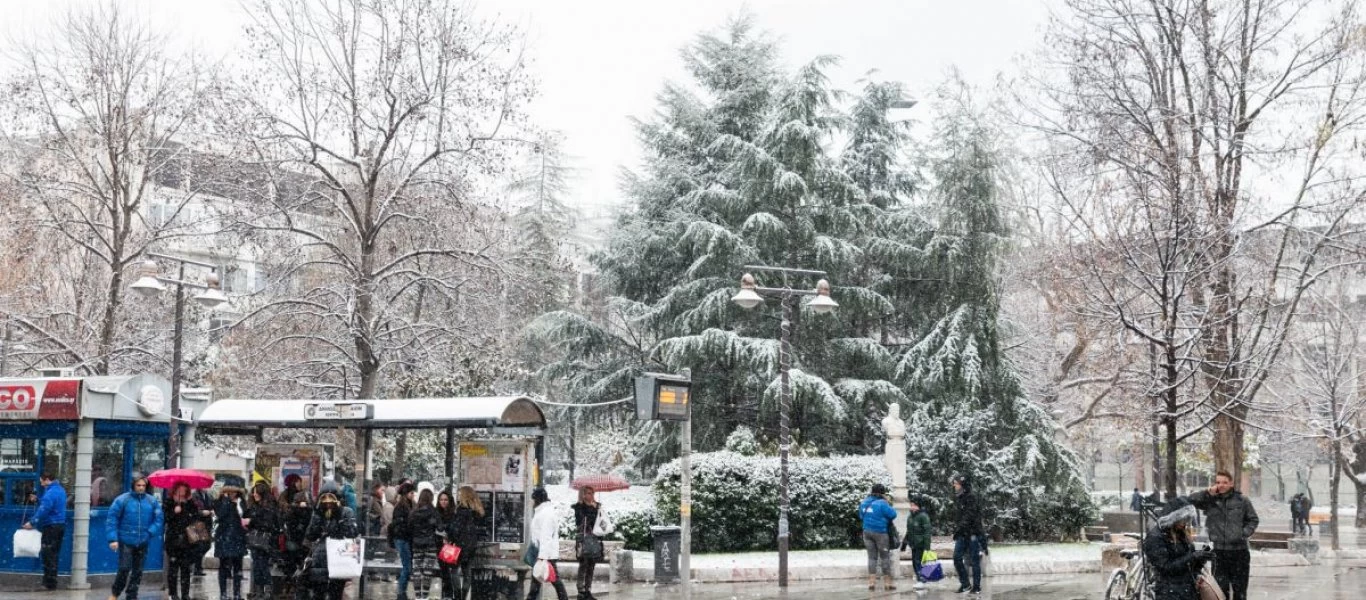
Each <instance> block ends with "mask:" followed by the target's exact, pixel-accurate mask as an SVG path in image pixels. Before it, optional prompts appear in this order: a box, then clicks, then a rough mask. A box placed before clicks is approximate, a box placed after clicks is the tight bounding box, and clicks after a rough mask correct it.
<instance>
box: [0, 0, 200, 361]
mask: <svg viewBox="0 0 1366 600" xmlns="http://www.w3.org/2000/svg"><path fill="white" fill-rule="evenodd" d="M55 27H56V30H57V31H56V35H53V36H50V37H43V38H42V39H41V40H39V41H34V42H29V43H24V44H19V45H16V46H15V47H14V48H13V49H12V51H11V52H9V58H10V59H11V60H12V62H13V64H14V66H15V75H14V77H13V78H12V79H11V80H9V81H7V82H5V83H4V88H3V89H4V91H5V95H6V101H5V102H4V103H3V105H2V106H3V108H0V114H2V115H3V118H4V126H3V128H0V129H2V131H0V136H3V138H0V139H3V141H4V143H5V145H6V146H7V148H8V151H9V159H8V160H7V161H6V163H7V164H6V168H5V169H4V174H5V175H6V176H7V177H8V179H9V181H10V183H11V184H12V186H13V187H12V189H13V190H15V193H16V196H15V199H16V200H17V201H18V202H19V203H21V204H24V205H26V206H27V207H28V208H27V209H25V208H22V207H17V206H7V211H9V213H10V214H13V215H15V216H16V217H17V218H18V219H19V220H18V221H17V222H16V221H14V220H12V221H11V225H13V226H17V227H20V228H25V229H30V228H35V227H40V228H42V231H43V234H42V235H43V237H45V238H48V239H54V240H57V241H58V244H55V245H48V244H35V245H34V246H32V247H33V248H34V249H35V250H36V251H37V252H39V253H41V256H39V257H36V260H37V261H38V262H41V263H42V266H43V269H42V270H43V271H44V272H45V273H46V274H47V276H49V277H51V276H52V275H53V274H60V275H59V276H58V278H59V279H60V280H59V281H56V282H49V283H48V284H45V285H44V286H42V288H43V289H42V290H41V293H39V294H33V295H30V296H28V297H29V298H30V299H31V300H35V302H30V303H29V305H28V306H23V307H14V310H13V311H12V312H11V313H10V315H9V316H10V318H11V319H12V320H13V323H15V324H16V325H17V326H18V327H20V328H21V329H23V330H25V333H26V335H27V336H28V337H29V338H30V342H31V343H32V344H37V345H40V346H41V347H42V348H44V349H45V352H46V354H47V355H50V356H52V357H60V358H57V360H62V361H63V362H64V363H65V364H75V365H76V366H78V367H80V368H82V369H83V370H85V371H87V372H91V373H97V374H105V373H109V372H110V370H111V365H112V364H113V363H114V361H115V360H116V359H117V358H119V357H120V356H126V355H128V354H129V353H135V352H138V348H137V345H136V344H123V343H122V342H125V341H127V337H126V336H127V335H128V333H127V332H126V331H123V330H121V328H122V326H123V324H124V323H123V320H124V318H125V315H124V312H125V311H124V302H123V298H124V294H125V293H126V289H125V288H126V285H125V283H126V279H125V276H126V275H127V274H128V268H129V266H130V265H132V264H134V262H135V261H138V260H139V257H140V255H141V254H142V253H143V252H144V251H145V250H147V249H148V248H149V247H150V246H153V245H156V244H158V243H160V242H163V241H164V240H167V239H170V238H173V237H176V236H180V235H186V234H187V231H188V229H189V226H190V223H189V221H190V219H188V218H186V216H185V215H184V214H183V212H184V209H185V207H186V206H187V205H188V204H189V203H190V202H191V200H192V199H193V198H194V197H195V196H196V194H197V189H196V188H195V187H193V186H191V185H188V184H182V182H181V181H180V177H182V176H183V175H184V174H183V173H182V172H181V170H182V169H183V157H184V151H183V146H182V145H181V144H180V143H179V142H185V141H193V140H194V139H196V138H199V137H200V135H201V134H202V133H203V131H204V130H203V128H201V127H200V125H201V124H202V123H203V119H202V118H201V113H202V111H203V110H204V109H205V108H206V107H207V105H208V102H209V100H210V99H211V98H212V96H213V92H214V90H215V86H214V85H213V83H212V81H211V79H210V78H209V77H208V75H207V69H205V68H204V66H203V65H202V64H200V63H199V62H197V61H196V60H195V57H194V54H193V53H190V52H183V51H177V52H172V51H170V50H169V49H168V46H167V41H166V39H165V38H163V37H162V36H160V35H158V34H156V33H154V32H152V31H151V30H150V29H149V28H148V26H147V25H146V24H145V23H142V22H140V21H137V20H134V19H132V18H130V17H128V16H127V15H125V14H124V13H123V12H122V11H121V9H120V8H119V4H117V3H113V4H109V5H107V6H101V7H96V8H91V9H88V10H82V11H73V12H69V13H67V14H66V15H64V16H63V17H62V18H61V19H60V20H59V21H58V22H57V23H56V24H55ZM172 180H174V181H175V183H173V184H168V182H171V181H172ZM26 212H27V214H28V215H29V217H28V218H27V219H26V218H24V217H23V215H24V214H25V213H26ZM92 290H98V294H90V293H89V292H90V291H92Z"/></svg>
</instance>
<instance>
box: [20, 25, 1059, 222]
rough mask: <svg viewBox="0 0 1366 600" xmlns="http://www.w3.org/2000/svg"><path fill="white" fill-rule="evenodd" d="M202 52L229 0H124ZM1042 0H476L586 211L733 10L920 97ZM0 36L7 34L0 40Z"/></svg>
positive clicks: (211, 48) (222, 43) (1029, 32)
mask: <svg viewBox="0 0 1366 600" xmlns="http://www.w3.org/2000/svg"><path fill="white" fill-rule="evenodd" d="M94 1H96V0H0V14H3V15H5V18H4V19H3V22H4V24H3V25H0V29H3V30H4V31H3V32H4V33H5V34H6V35H7V36H12V35H29V34H39V33H40V32H42V31H44V30H45V29H48V28H49V27H50V23H51V20H52V19H53V18H54V17H55V16H56V15H57V14H59V12H60V11H61V10H62V9H63V7H66V6H70V5H72V4H80V3H86V2H94ZM120 1H121V2H123V3H124V4H126V5H129V6H130V7H137V10H139V11H141V12H143V13H144V14H146V15H147V16H148V17H150V18H151V19H152V20H153V22H154V23H155V24H156V25H158V26H160V27H169V28H171V29H172V30H173V32H174V35H176V36H177V37H179V38H180V41H183V42H192V43H197V44H199V45H200V46H201V47H202V48H203V49H204V50H205V51H207V52H208V53H209V54H211V55H214V56H218V57H222V56H227V55H231V54H232V53H234V52H235V51H236V49H237V44H238V43H240V41H241V39H242V35H241V27H242V25H243V24H244V22H245V16H244V14H243V13H242V11H241V9H240V7H239V4H238V2H237V1H236V0H194V1H185V0H120ZM1047 5H1048V2H1047V0H954V1H948V2H946V1H944V0H846V1H843V2H840V1H836V0H750V1H749V2H744V3H742V2H739V1H735V0H680V1H664V0H572V1H566V0H496V1H495V0H484V1H483V2H481V3H479V7H480V10H481V11H483V12H485V13H487V14H489V15H497V16H498V17H499V18H502V19H504V20H508V21H511V22H513V23H516V24H519V25H520V26H521V27H522V28H523V30H524V31H525V32H526V34H527V40H528V43H529V49H530V52H529V55H530V58H531V61H532V62H531V68H532V71H533V73H534V74H535V75H536V77H537V78H538V79H539V80H540V95H539V97H538V98H536V100H535V102H534V104H533V105H532V112H533V116H534V117H535V119H536V121H537V122H538V123H539V125H540V126H542V127H544V128H547V129H553V130H559V131H562V132H563V133H564V134H565V136H566V150H567V151H568V153H569V154H571V155H572V156H574V162H575V165H576V166H577V167H578V168H579V170H580V171H579V178H578V181H577V184H576V190H575V193H574V196H575V197H574V202H575V204H577V205H579V206H580V207H581V209H582V210H583V211H584V212H585V215H584V216H586V217H589V218H590V219H592V218H593V217H595V216H599V217H600V216H605V213H608V212H610V210H611V207H613V206H615V205H616V204H618V203H619V202H620V199H621V196H620V192H619V191H618V190H617V186H616V177H617V173H618V171H619V169H620V167H622V166H623V165H625V166H630V165H633V164H634V163H635V162H636V160H637V157H638V155H639V152H638V149H637V146H636V140H635V138H634V134H633V131H632V128H631V125H630V122H629V120H628V119H629V117H631V116H647V115H649V114H650V113H651V111H652V110H653V109H654V106H655V102H654V96H655V94H656V93H657V92H658V91H659V90H660V88H661V86H662V85H663V83H664V82H665V81H666V80H670V79H673V80H682V79H683V78H684V73H683V69H682V61H681V60H680V59H679V50H680V49H681V48H682V47H683V46H684V45H685V44H687V43H688V42H689V41H690V40H692V39H693V38H694V37H695V36H696V35H697V34H698V33H699V32H701V31H703V30H708V29H714V28H717V27H719V26H721V25H723V24H724V23H725V21H726V20H727V18H729V17H730V16H732V15H734V14H736V12H737V11H739V10H741V9H742V8H743V7H748V10H750V11H751V12H753V13H754V14H755V15H756V16H757V17H758V21H759V24H760V26H761V27H763V28H765V29H767V30H768V31H769V32H771V33H772V34H773V35H774V36H776V37H777V38H778V39H779V40H781V41H782V51H783V55H784V57H785V59H786V61H787V62H788V63H789V64H792V65H796V64H799V63H802V62H805V61H806V60H809V59H810V58H812V57H815V56H817V55H821V54H834V55H838V56H840V57H842V59H843V63H842V65H841V67H840V68H839V69H838V70H837V71H835V72H833V73H831V76H832V79H833V81H834V82H835V83H836V85H838V86H840V87H842V88H844V89H854V87H855V84H854V82H855V81H856V80H857V79H858V78H860V77H861V76H862V75H863V74H864V73H866V72H867V71H868V70H869V69H873V68H876V69H878V70H879V71H880V76H881V77H883V78H886V79H895V80H900V81H902V82H904V83H905V84H906V85H907V86H909V88H910V89H911V90H912V92H913V93H914V94H916V95H918V96H921V95H924V94H925V93H927V92H928V91H929V90H932V89H933V88H934V87H935V86H936V85H938V84H939V83H940V82H941V81H943V79H944V76H945V74H946V73H947V71H948V70H949V69H950V68H951V67H954V66H956V67H958V68H959V69H960V70H961V71H962V73H963V75H964V77H965V78H966V79H967V80H968V82H969V83H972V84H978V85H988V84H990V82H991V81H992V80H993V79H994V78H995V76H996V74H997V73H1001V72H1005V73H1009V72H1010V71H1012V67H1013V65H1014V64H1015V60H1016V58H1017V57H1018V56H1019V55H1021V54H1024V53H1028V52H1031V51H1033V50H1034V49H1035V48H1036V46H1037V44H1038V43H1039V40H1040V39H1041V35H1042V34H1041V32H1042V29H1043V26H1044V24H1045V21H1046V19H1047V17H1048V9H1047ZM6 39H10V38H9V37H7V38H6Z"/></svg>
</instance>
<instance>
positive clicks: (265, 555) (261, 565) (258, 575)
mask: <svg viewBox="0 0 1366 600" xmlns="http://www.w3.org/2000/svg"><path fill="white" fill-rule="evenodd" d="M271 554H272V553H271V552H270V551H269V550H262V549H260V548H252V549H251V586H252V587H253V588H255V587H260V586H267V585H270V584H271V580H270V556H271Z"/></svg>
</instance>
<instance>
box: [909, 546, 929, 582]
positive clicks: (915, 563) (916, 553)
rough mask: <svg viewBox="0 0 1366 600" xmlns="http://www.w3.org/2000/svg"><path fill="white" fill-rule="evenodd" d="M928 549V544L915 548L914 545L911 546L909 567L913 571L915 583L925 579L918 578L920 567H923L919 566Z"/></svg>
mask: <svg viewBox="0 0 1366 600" xmlns="http://www.w3.org/2000/svg"><path fill="white" fill-rule="evenodd" d="M929 549H930V545H929V544H925V545H923V546H916V545H914V544H913V545H911V567H912V568H914V569H915V580H916V581H925V578H924V577H921V576H920V567H923V566H925V565H923V564H921V562H922V559H923V558H925V553H926V552H928V551H929Z"/></svg>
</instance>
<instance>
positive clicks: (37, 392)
mask: <svg viewBox="0 0 1366 600" xmlns="http://www.w3.org/2000/svg"><path fill="white" fill-rule="evenodd" d="M80 395H81V380H79V379H55V380H53V379H35V380H31V381H24V380H18V381H15V380H11V381H3V380H0V421H32V420H35V419H38V420H52V421H74V420H76V419H79V418H81V409H80V405H79V404H78V398H79V397H80Z"/></svg>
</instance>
